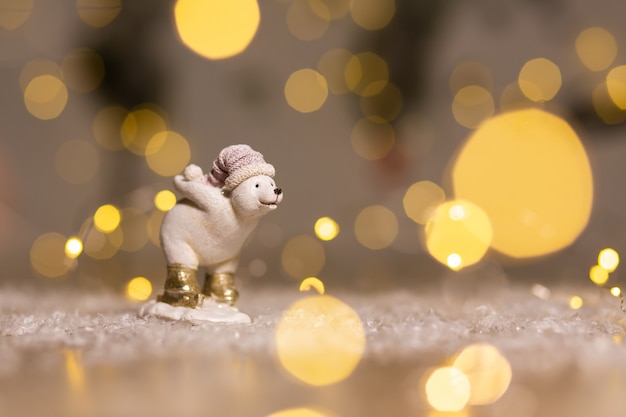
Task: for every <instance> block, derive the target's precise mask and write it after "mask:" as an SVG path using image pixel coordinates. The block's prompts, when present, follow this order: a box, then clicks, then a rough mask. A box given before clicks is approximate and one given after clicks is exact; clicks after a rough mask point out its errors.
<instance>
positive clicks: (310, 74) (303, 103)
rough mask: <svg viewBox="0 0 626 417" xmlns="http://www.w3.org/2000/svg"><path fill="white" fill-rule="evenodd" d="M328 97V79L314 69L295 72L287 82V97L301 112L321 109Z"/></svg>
mask: <svg viewBox="0 0 626 417" xmlns="http://www.w3.org/2000/svg"><path fill="white" fill-rule="evenodd" d="M327 98H328V85H327V84H326V79H325V78H324V77H323V76H322V74H320V73H319V72H317V71H315V70H314V69H310V68H305V69H301V70H298V71H295V72H293V73H292V74H291V75H290V76H289V79H287V83H285V99H286V100H287V103H288V104H289V106H291V108H293V109H294V110H297V111H299V112H301V113H310V112H314V111H317V110H319V109H320V107H322V105H324V103H325V102H326V99H327Z"/></svg>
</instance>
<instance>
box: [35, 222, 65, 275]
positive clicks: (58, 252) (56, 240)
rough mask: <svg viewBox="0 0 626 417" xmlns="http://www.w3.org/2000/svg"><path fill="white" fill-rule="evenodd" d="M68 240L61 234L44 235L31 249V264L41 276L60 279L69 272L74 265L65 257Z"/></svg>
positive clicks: (36, 240)
mask: <svg viewBox="0 0 626 417" xmlns="http://www.w3.org/2000/svg"><path fill="white" fill-rule="evenodd" d="M66 243H67V239H66V238H65V236H63V235H61V234H59V233H44V234H42V235H41V236H39V237H38V238H37V239H35V241H34V242H33V244H32V246H31V248H30V264H31V265H32V267H33V269H34V270H35V271H37V272H38V273H39V274H41V275H43V276H44V277H48V278H58V277H61V276H63V275H65V274H66V273H67V271H69V269H70V267H71V265H72V263H71V262H68V259H67V257H66V256H65V244H66Z"/></svg>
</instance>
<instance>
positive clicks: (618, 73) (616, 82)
mask: <svg viewBox="0 0 626 417" xmlns="http://www.w3.org/2000/svg"><path fill="white" fill-rule="evenodd" d="M606 88H607V90H608V92H609V96H610V97H611V100H613V103H615V105H616V106H617V107H618V108H619V109H620V110H626V65H620V66H618V67H615V68H613V69H611V71H609V73H608V74H607V75H606Z"/></svg>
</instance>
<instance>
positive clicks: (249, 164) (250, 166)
mask: <svg viewBox="0 0 626 417" xmlns="http://www.w3.org/2000/svg"><path fill="white" fill-rule="evenodd" d="M274 174H275V170H274V166H273V165H271V164H268V163H267V162H265V160H264V159H263V155H262V154H261V153H260V152H257V151H255V150H254V149H252V148H251V147H250V146H248V145H232V146H229V147H227V148H224V149H222V150H221V152H220V154H219V155H218V157H217V159H216V160H215V161H213V168H212V169H211V172H210V173H209V176H208V179H209V182H210V183H211V184H213V185H214V186H216V187H222V188H223V189H224V190H226V191H232V190H233V189H235V188H236V187H237V186H238V185H239V184H241V183H242V182H244V181H245V180H247V179H248V178H250V177H253V176H255V175H267V176H268V177H274Z"/></svg>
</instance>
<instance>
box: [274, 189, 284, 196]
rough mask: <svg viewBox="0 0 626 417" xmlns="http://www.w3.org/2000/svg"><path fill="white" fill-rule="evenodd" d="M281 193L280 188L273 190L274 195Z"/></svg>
mask: <svg viewBox="0 0 626 417" xmlns="http://www.w3.org/2000/svg"><path fill="white" fill-rule="evenodd" d="M282 192H283V190H281V189H280V188H274V194H276V195H280V194H281V193H282Z"/></svg>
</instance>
